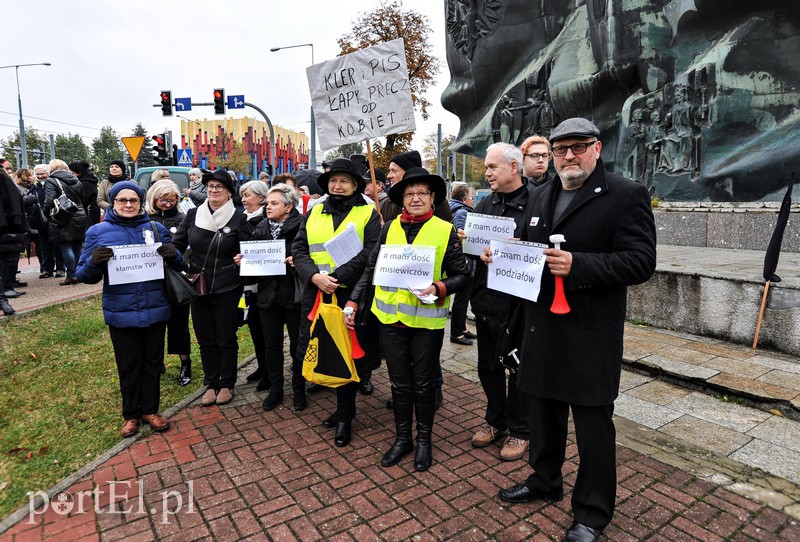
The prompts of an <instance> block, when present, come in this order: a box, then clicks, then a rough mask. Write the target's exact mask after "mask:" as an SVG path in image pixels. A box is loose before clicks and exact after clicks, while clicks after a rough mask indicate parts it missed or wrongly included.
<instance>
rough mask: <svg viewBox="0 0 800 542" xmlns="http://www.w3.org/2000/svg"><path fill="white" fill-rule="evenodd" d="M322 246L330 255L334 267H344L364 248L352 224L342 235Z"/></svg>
mask: <svg viewBox="0 0 800 542" xmlns="http://www.w3.org/2000/svg"><path fill="white" fill-rule="evenodd" d="M322 246H324V247H325V250H327V251H328V254H330V255H331V258H332V259H333V263H335V264H336V267H339V266H341V265H344V264H346V263H347V262H349V261H350V260H352V259H353V258H355V257H356V256H357V255H358V253H359V252H361V251H362V250H363V248H364V244H363V243H362V242H361V238H360V237H359V236H358V232H357V231H356V226H355V224H353V223H352V222H351V223H349V224H348V225H347V227H346V228H345V229H344V231H343V232H342V233H340V234H339V235H337V236H336V237H334V238H333V239H331V240H330V241H328V242H326V243H324V244H323V245H322Z"/></svg>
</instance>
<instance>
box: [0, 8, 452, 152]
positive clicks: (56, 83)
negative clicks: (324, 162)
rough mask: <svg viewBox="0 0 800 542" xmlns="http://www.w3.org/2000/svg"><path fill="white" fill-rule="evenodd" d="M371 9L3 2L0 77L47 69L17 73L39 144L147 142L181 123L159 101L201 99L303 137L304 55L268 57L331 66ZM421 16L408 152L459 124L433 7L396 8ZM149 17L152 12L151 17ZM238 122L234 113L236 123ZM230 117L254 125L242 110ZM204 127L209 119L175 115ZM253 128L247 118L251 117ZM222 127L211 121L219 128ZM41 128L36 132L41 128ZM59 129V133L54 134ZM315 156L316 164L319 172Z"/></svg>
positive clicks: (4, 113) (1, 119)
mask: <svg viewBox="0 0 800 542" xmlns="http://www.w3.org/2000/svg"><path fill="white" fill-rule="evenodd" d="M378 4H379V2H378V0H361V1H353V0H338V1H336V2H331V1H329V0H290V1H281V2H278V1H275V0H262V1H256V0H250V1H244V0H226V1H224V2H223V1H221V0H217V1H215V2H209V1H207V0H193V1H188V0H177V1H168V0H164V1H161V2H135V3H134V2H118V1H108V0H103V1H101V0H69V1H64V0H39V1H31V0H5V1H4V2H3V19H4V23H5V24H4V25H3V31H2V34H0V35H1V36H2V38H0V44H1V45H2V46H0V51H2V52H0V66H5V65H8V64H27V63H35V62H50V63H52V66H49V67H47V66H32V67H23V68H20V69H19V84H20V91H21V95H22V110H23V115H24V117H25V126H26V127H29V126H32V127H34V128H36V129H37V130H39V131H40V132H41V133H56V134H57V133H64V134H66V133H68V132H71V133H79V134H81V135H82V136H85V137H84V141H85V142H86V143H87V144H88V143H90V142H91V139H92V138H94V137H96V136H97V135H98V134H99V131H100V128H102V127H103V126H107V125H110V126H112V127H113V128H114V129H115V130H116V131H117V134H118V135H120V136H125V135H130V134H131V130H132V128H133V127H134V126H135V125H136V123H137V122H142V124H143V125H144V126H145V128H146V129H147V131H148V133H149V134H153V133H156V132H161V131H162V129H164V128H167V129H171V130H173V132H174V133H175V134H178V133H179V132H180V120H179V119H177V118H175V117H172V118H167V117H162V115H161V110H160V109H158V108H154V107H152V105H153V104H155V103H157V102H158V96H159V92H160V91H161V90H162V89H163V90H172V96H173V99H174V98H179V97H190V98H192V100H193V101H194V102H208V101H211V99H212V89H214V88H215V87H224V88H225V90H226V93H227V94H229V95H230V94H243V95H244V96H245V99H246V100H247V101H248V102H251V103H254V104H256V105H258V106H259V107H261V108H262V109H263V110H264V111H265V112H266V113H267V114H268V115H269V117H270V120H271V121H272V123H273V124H275V125H280V126H283V127H285V128H288V129H291V130H296V131H302V132H306V133H308V131H309V128H310V123H309V116H310V115H309V107H310V105H311V99H310V97H309V92H308V83H307V81H306V78H305V68H306V66H308V65H310V64H311V48H310V47H300V48H296V49H289V50H283V51H279V52H276V53H272V52H270V48H272V47H280V46H287V45H294V44H300V43H313V44H314V61H315V62H316V63H319V62H321V61H324V60H328V59H331V58H333V57H335V56H336V54H337V52H338V47H337V45H336V39H337V38H339V37H340V36H341V35H342V34H345V33H347V32H349V30H350V28H351V26H352V21H354V20H355V19H356V17H357V15H358V14H359V12H365V11H368V10H370V9H372V8H373V7H375V6H377V5H378ZM405 5H406V7H408V8H411V9H414V10H416V11H418V12H420V13H423V14H424V15H426V16H427V17H428V19H429V21H430V24H431V27H432V28H433V33H432V34H431V36H430V39H431V41H432V44H433V46H434V53H435V55H436V56H437V57H438V58H439V59H440V63H441V72H440V75H439V78H438V82H437V84H436V86H435V87H433V88H432V89H431V90H430V91H429V92H428V94H427V97H428V99H429V100H430V101H431V102H432V104H433V106H432V107H431V109H430V113H431V115H430V120H429V121H427V122H423V121H422V117H421V116H419V115H417V137H415V140H414V146H415V148H417V149H419V150H422V139H423V137H424V136H425V135H427V134H429V133H434V132H435V131H436V124H437V123H442V125H443V132H444V134H448V133H453V134H455V133H457V131H458V127H459V121H458V118H457V117H455V116H454V115H453V114H451V113H449V112H447V111H445V110H444V108H443V107H442V106H441V104H440V96H441V94H442V91H443V90H444V88H445V87H446V85H447V83H448V81H449V71H448V69H447V65H446V63H445V28H444V1H443V0H405ZM158 6H162V7H161V9H159V8H158ZM14 71H15V70H14V69H13V68H7V69H3V70H0V138H6V137H8V136H9V135H11V133H12V132H14V131H15V130H17V129H18V128H19V111H18V107H17V88H16V80H15V75H14ZM243 111H244V112H243ZM232 115H233V116H236V117H240V116H254V111H252V110H251V109H249V108H248V109H244V110H237V111H235V112H232ZM184 116H186V117H187V118H190V119H195V118H212V117H213V116H214V115H213V110H212V109H211V108H210V107H203V108H197V109H195V110H193V111H191V112H190V113H186V114H184ZM256 116H257V114H256ZM220 118H221V117H220ZM42 119H46V120H42ZM55 121H58V122H55ZM323 156H324V155H323V153H321V152H320V153H318V156H317V159H318V161H321V159H322V158H323Z"/></svg>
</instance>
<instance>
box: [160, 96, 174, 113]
mask: <svg viewBox="0 0 800 542" xmlns="http://www.w3.org/2000/svg"><path fill="white" fill-rule="evenodd" d="M161 113H162V114H163V115H164V116H165V117H171V116H172V91H171V90H162V91H161Z"/></svg>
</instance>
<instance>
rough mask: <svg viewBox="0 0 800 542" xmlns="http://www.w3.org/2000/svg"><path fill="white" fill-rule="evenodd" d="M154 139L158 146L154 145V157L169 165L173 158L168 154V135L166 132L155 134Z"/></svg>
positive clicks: (159, 162) (161, 163) (157, 160)
mask: <svg viewBox="0 0 800 542" xmlns="http://www.w3.org/2000/svg"><path fill="white" fill-rule="evenodd" d="M153 141H155V142H156V146H155V147H153V158H155V159H156V162H157V163H158V164H159V165H162V166H168V165H169V164H170V162H171V161H172V160H170V158H169V155H168V154H167V140H166V137H165V136H164V134H156V135H154V136H153Z"/></svg>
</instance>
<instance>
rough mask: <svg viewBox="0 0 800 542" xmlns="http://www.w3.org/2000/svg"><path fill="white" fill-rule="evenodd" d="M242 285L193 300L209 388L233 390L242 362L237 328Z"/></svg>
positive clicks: (193, 317)
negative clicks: (238, 366)
mask: <svg viewBox="0 0 800 542" xmlns="http://www.w3.org/2000/svg"><path fill="white" fill-rule="evenodd" d="M242 288H243V287H242V286H239V287H237V288H234V289H233V290H229V291H227V292H222V293H219V294H208V295H204V296H202V297H198V298H197V299H195V300H194V301H193V302H192V323H193V325H194V334H195V336H197V343H198V344H199V345H200V358H201V359H202V361H203V372H204V373H205V378H204V379H203V384H205V385H206V386H207V387H208V388H209V389H213V390H217V391H219V390H220V389H222V388H230V389H233V387H234V385H235V384H236V366H237V363H238V361H239V341H238V339H237V337H236V331H237V329H238V326H237V322H238V314H237V311H238V310H239V308H238V306H239V298H240V297H242Z"/></svg>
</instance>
